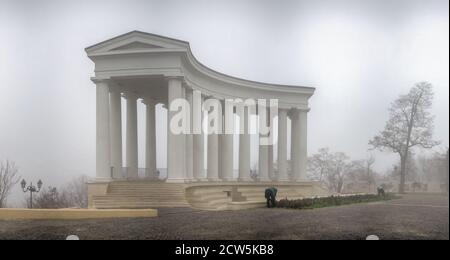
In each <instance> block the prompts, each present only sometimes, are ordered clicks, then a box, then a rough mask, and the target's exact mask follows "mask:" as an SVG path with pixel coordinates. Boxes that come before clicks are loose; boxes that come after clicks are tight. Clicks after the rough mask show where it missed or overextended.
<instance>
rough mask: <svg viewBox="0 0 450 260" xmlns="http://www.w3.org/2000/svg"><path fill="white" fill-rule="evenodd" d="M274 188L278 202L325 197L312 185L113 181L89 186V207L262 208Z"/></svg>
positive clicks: (312, 183) (318, 188)
mask: <svg viewBox="0 0 450 260" xmlns="http://www.w3.org/2000/svg"><path fill="white" fill-rule="evenodd" d="M269 187H276V188H277V189H278V199H283V198H289V199H300V198H307V197H315V196H327V195H328V192H327V191H326V190H325V189H323V188H322V187H321V186H320V185H318V184H317V183H315V182H297V183H290V182H267V183H261V182H196V183H183V184H179V183H177V184H175V183H166V182H153V181H142V180H141V181H113V182H105V183H98V182H96V183H91V184H89V207H90V208H97V209H142V208H164V207H190V208H195V209H202V210H240V209H247V208H257V207H264V206H265V198H264V191H265V189H266V188H269Z"/></svg>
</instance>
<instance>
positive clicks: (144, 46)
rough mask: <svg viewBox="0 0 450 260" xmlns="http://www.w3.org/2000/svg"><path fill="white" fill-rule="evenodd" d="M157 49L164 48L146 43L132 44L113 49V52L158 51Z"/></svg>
mask: <svg viewBox="0 0 450 260" xmlns="http://www.w3.org/2000/svg"><path fill="white" fill-rule="evenodd" d="M156 48H163V47H161V46H158V45H154V44H149V43H144V42H137V41H136V42H132V43H128V44H125V45H122V46H120V47H117V48H114V49H111V50H112V51H123V50H145V49H156Z"/></svg>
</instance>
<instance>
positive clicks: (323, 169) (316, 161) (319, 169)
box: [308, 147, 332, 182]
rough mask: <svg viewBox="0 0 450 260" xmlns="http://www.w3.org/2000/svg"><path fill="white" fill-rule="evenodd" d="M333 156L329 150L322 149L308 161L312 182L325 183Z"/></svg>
mask: <svg viewBox="0 0 450 260" xmlns="http://www.w3.org/2000/svg"><path fill="white" fill-rule="evenodd" d="M331 162H332V154H331V153H330V149H329V148H327V147H326V148H320V149H319V151H318V153H316V154H313V155H312V156H311V157H310V158H309V159H308V170H309V175H310V178H311V179H312V180H315V181H319V182H323V181H324V179H325V177H326V176H327V174H328V173H329V171H330V167H331Z"/></svg>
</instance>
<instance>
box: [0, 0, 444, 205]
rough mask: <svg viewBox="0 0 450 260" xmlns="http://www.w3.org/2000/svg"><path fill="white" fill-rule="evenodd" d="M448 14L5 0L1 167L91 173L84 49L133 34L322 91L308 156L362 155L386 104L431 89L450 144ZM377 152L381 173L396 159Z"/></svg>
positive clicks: (33, 175)
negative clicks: (11, 164)
mask: <svg viewBox="0 0 450 260" xmlns="http://www.w3.org/2000/svg"><path fill="white" fill-rule="evenodd" d="M448 12H449V6H448V0H420V1H419V0H397V1H394V0H391V1H386V0H385V1H383V0H372V1H362V0H361V1H356V0H333V1H331V0H329V1H320V0H309V1H261V0H259V1H245V0H239V1H237V0H236V1H230V0H226V1H225V0H224V1H211V0H210V1H186V0H184V1H168V0H164V1H162V0H161V1H136V0H135V1H133V0H127V1H111V0H108V1H106V0H105V1H94V0H89V1H81V0H78V1H64V0H55V1H46V0H42V1H36V0H30V1H21V0H12V1H9V0H0V160H1V159H10V160H14V161H15V162H16V163H17V164H18V166H19V167H20V174H21V175H22V176H24V177H25V178H26V179H27V180H32V181H37V180H38V179H39V178H42V179H43V180H44V182H45V183H46V184H47V185H59V184H61V183H63V182H64V181H66V180H68V179H69V178H71V177H73V176H76V175H79V174H87V175H90V176H94V175H95V172H94V171H95V88H94V85H93V84H92V82H91V81H90V79H89V78H90V77H91V76H92V75H93V70H94V66H93V65H94V64H93V63H92V62H91V61H90V60H89V59H88V58H87V57H86V54H85V52H84V48H85V47H87V46H90V45H92V44H95V43H97V42H100V41H103V40H106V39H109V38H111V37H114V36H117V35H120V34H123V33H126V32H128V31H132V30H141V31H145V32H150V33H155V34H160V35H164V36H168V37H173V38H177V39H181V40H185V41H189V42H190V43H191V47H192V50H193V53H194V55H195V56H196V57H197V58H198V60H199V61H200V62H202V63H203V64H205V65H207V66H209V67H210V68H212V69H214V70H217V71H220V72H223V73H226V74H229V75H233V76H237V77H241V78H245V79H251V80H256V81H263V82H271V83H281V84H297V85H306V86H313V87H316V88H317V91H316V94H315V95H314V96H313V98H312V99H311V109H312V110H311V112H310V114H309V136H308V140H309V153H310V154H311V153H313V152H315V151H316V150H317V149H318V148H320V147H325V146H327V147H330V148H331V149H332V150H335V151H342V152H345V153H347V154H348V155H350V156H351V157H352V158H353V159H363V158H365V157H366V156H367V153H368V152H367V149H368V145H367V143H368V141H369V139H371V138H372V137H373V136H374V135H375V134H376V133H377V132H379V131H380V130H381V129H382V128H383V127H384V123H385V121H386V119H387V117H388V113H387V108H388V106H389V104H390V102H392V101H393V100H394V99H395V98H396V97H397V96H398V95H399V94H402V93H406V92H407V91H408V89H409V88H410V87H411V86H412V85H413V84H414V83H415V82H418V81H429V82H431V83H432V84H433V85H434V88H435V89H434V90H435V93H436V96H435V101H434V107H433V113H434V114H435V115H436V119H435V125H436V128H435V138H436V139H437V140H441V141H442V142H443V146H442V147H448V142H449V141H448V139H449V129H448V127H449V121H448V118H449V99H448V97H449V74H448V70H449V34H448V32H449V13H448ZM143 126H144V124H143V123H142V122H141V123H140V127H141V128H142V127H143ZM141 132H142V131H141ZM439 149H443V148H438V150H439ZM376 155H377V158H378V160H377V163H376V168H377V170H379V171H385V170H386V169H388V168H389V167H390V166H391V165H392V164H393V163H395V161H396V160H397V158H396V157H395V156H392V155H390V154H389V153H376ZM17 194H18V193H17V191H16V196H18V195H17ZM20 198H21V197H20ZM15 200H16V201H17V200H19V199H15Z"/></svg>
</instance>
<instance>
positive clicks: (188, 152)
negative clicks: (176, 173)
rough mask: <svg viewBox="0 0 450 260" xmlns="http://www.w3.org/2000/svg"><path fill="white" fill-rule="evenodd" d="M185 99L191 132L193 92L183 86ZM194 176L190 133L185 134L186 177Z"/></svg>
mask: <svg viewBox="0 0 450 260" xmlns="http://www.w3.org/2000/svg"><path fill="white" fill-rule="evenodd" d="M185 91H186V92H185V95H186V100H187V101H188V103H189V107H190V110H189V111H186V112H189V118H190V128H189V131H190V132H191V133H192V115H193V113H192V111H193V110H192V108H193V106H192V105H193V93H192V89H189V88H185ZM193 178H194V138H193V135H192V134H186V179H187V180H192V179H193Z"/></svg>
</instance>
